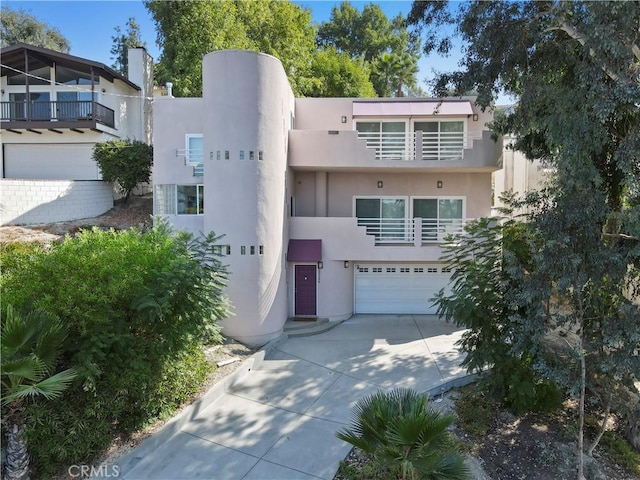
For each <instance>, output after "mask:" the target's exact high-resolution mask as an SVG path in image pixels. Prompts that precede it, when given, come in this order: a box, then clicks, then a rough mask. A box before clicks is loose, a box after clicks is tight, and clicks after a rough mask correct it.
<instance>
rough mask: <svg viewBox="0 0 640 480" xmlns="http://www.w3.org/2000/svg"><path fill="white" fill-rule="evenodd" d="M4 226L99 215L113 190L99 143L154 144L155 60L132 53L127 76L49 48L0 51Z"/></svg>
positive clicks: (138, 50)
mask: <svg viewBox="0 0 640 480" xmlns="http://www.w3.org/2000/svg"><path fill="white" fill-rule="evenodd" d="M0 59H1V61H0V63H1V64H2V66H1V75H2V83H1V88H2V97H1V99H2V101H1V103H0V107H1V112H0V114H1V116H0V132H1V133H0V146H1V156H2V158H1V160H2V161H1V163H0V173H1V177H2V180H1V183H0V186H1V187H2V198H1V199H0V217H1V220H0V223H2V224H7V223H15V224H25V223H43V222H51V221H59V220H72V219H75V218H85V217H90V216H95V215H99V214H101V213H104V212H105V211H106V210H108V209H109V208H111V207H112V206H113V193H112V191H113V189H112V186H111V185H110V184H106V183H104V182H102V181H100V180H101V177H100V170H99V168H98V166H97V165H96V163H95V162H94V161H93V159H92V158H91V156H92V151H93V146H94V145H95V144H96V143H97V142H104V141H108V140H115V139H126V138H130V139H137V140H141V141H146V142H150V141H151V120H152V115H151V98H150V97H151V95H152V94H153V61H152V59H151V57H150V56H149V55H148V54H147V53H146V50H145V49H144V48H136V49H130V50H129V76H128V78H125V77H123V76H121V75H120V74H118V73H116V72H115V71H114V70H112V69H111V68H110V67H107V66H106V65H104V64H102V63H99V62H94V61H92V60H87V59H84V58H80V57H75V56H73V55H68V54H64V53H60V52H56V51H53V50H49V49H46V48H40V47H34V46H31V45H26V44H17V45H13V46H10V47H6V48H3V49H2V50H0Z"/></svg>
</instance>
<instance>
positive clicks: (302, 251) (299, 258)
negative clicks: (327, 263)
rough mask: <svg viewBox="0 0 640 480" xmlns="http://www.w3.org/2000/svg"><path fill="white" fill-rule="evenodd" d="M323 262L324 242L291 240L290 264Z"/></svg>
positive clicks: (288, 254)
mask: <svg viewBox="0 0 640 480" xmlns="http://www.w3.org/2000/svg"><path fill="white" fill-rule="evenodd" d="M320 260H322V240H289V249H288V250H287V261H288V262H319V261H320Z"/></svg>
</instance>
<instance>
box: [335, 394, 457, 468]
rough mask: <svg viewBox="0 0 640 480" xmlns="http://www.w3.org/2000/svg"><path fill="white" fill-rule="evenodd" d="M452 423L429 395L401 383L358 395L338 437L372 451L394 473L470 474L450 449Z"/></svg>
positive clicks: (370, 453)
mask: <svg viewBox="0 0 640 480" xmlns="http://www.w3.org/2000/svg"><path fill="white" fill-rule="evenodd" d="M452 422H453V417H451V416H448V415H443V414H441V413H440V412H436V411H434V410H431V409H430V408H429V404H428V396H427V395H426V394H419V393H417V392H415V391H413V390H410V389H404V388H398V389H395V390H391V391H389V392H384V391H379V392H377V393H374V394H372V395H370V396H368V397H365V398H363V399H361V400H359V401H358V402H357V403H356V405H355V407H354V408H353V418H352V420H351V424H350V425H349V427H345V428H343V429H342V430H340V431H339V432H338V433H337V434H336V436H337V437H338V438H339V439H341V440H344V441H345V442H348V443H350V444H351V445H353V446H355V447H358V448H360V449H361V450H363V451H364V452H366V453H368V454H369V455H371V456H372V458H373V461H374V462H375V464H376V466H377V467H378V468H379V469H382V470H386V471H389V472H390V473H391V475H392V476H393V478H398V479H402V480H409V479H412V480H413V479H435V478H438V479H443V480H444V479H464V478H470V474H469V470H468V469H467V466H466V465H465V463H464V459H463V458H462V457H461V456H460V455H458V454H456V453H455V452H453V451H452V445H451V443H450V440H449V435H450V434H449V432H448V431H447V427H449V425H451V423H452Z"/></svg>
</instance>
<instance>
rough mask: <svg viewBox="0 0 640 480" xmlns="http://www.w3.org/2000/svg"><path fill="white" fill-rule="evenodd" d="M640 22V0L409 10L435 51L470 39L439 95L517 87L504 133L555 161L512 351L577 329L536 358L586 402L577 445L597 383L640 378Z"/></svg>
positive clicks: (531, 153) (500, 127) (519, 296)
mask: <svg viewBox="0 0 640 480" xmlns="http://www.w3.org/2000/svg"><path fill="white" fill-rule="evenodd" d="M639 19H640V3H638V2H586V1H572V2H569V1H566V2H565V1H563V2H517V3H514V2H507V1H497V2H469V3H464V4H459V5H458V8H457V10H452V9H450V7H449V5H447V4H446V3H441V2H414V4H413V8H412V11H411V14H410V22H412V23H413V24H415V25H418V26H419V27H420V28H421V31H422V33H423V36H424V38H425V51H427V52H431V51H433V50H437V51H439V52H440V53H446V52H447V51H449V50H450V48H451V47H452V41H451V38H450V37H448V36H447V35H446V32H451V31H452V29H451V28H449V27H450V26H451V25H456V26H457V33H458V34H459V35H460V36H461V37H462V41H463V44H464V52H463V60H462V63H461V67H462V69H461V70H460V71H455V72H450V73H445V74H443V75H440V76H439V78H437V79H436V82H435V84H434V88H435V92H436V94H437V93H438V92H444V91H449V90H453V92H454V93H455V94H459V93H462V92H467V91H469V90H475V91H477V92H478V95H479V96H478V102H479V103H480V104H481V105H482V106H484V107H488V106H490V104H491V101H492V99H493V98H494V97H495V96H496V94H497V93H498V92H499V91H501V90H505V91H506V92H507V93H511V94H514V95H516V96H517V97H518V98H519V101H518V103H517V104H516V105H515V106H514V107H513V108H512V109H511V111H510V113H509V114H508V115H505V116H504V117H502V118H500V119H498V120H497V121H496V122H494V125H493V127H494V129H495V130H497V131H498V132H499V133H503V134H506V133H510V134H514V135H515V136H516V142H515V148H516V149H518V150H521V151H523V152H524V153H525V155H526V156H527V157H528V158H531V159H533V158H540V159H542V160H543V161H544V162H546V164H547V165H548V166H551V167H553V168H554V170H555V183H554V185H553V186H552V187H550V188H549V189H547V190H546V192H545V193H544V195H540V196H534V195H531V196H529V197H528V199H527V200H526V201H525V202H524V205H525V206H527V207H528V208H529V210H530V211H531V216H530V217H529V221H530V223H531V226H532V229H533V231H534V232H535V237H536V239H537V240H536V242H532V243H529V244H528V248H529V249H530V251H531V254H532V256H533V258H534V264H533V268H522V267H519V271H520V272H521V282H520V286H519V288H516V289H515V290H513V293H514V294H515V295H514V297H513V300H512V301H513V302H514V305H515V306H517V307H518V308H517V313H516V314H514V315H512V316H511V319H510V321H511V322H514V323H516V324H519V325H520V327H519V328H520V331H521V334H519V335H518V337H516V338H515V339H514V343H513V345H514V348H517V346H518V345H519V346H521V347H523V348H524V345H525V343H527V344H528V345H529V346H527V347H526V349H528V350H529V349H530V350H531V351H533V353H536V352H538V353H540V352H542V350H543V349H545V348H547V347H548V343H549V338H550V336H551V335H553V334H554V333H555V332H557V331H558V330H559V329H562V331H563V332H564V333H566V334H567V335H569V336H570V337H571V339H570V340H567V341H565V342H563V343H564V344H565V345H566V346H567V347H568V350H567V351H566V352H565V354H566V358H565V361H558V362H555V363H554V362H548V361H545V360H548V359H549V356H544V355H537V356H536V361H537V362H538V363H537V365H536V368H537V369H538V370H539V371H540V372H542V373H543V374H545V375H547V376H549V377H552V378H555V379H556V380H558V381H561V382H563V383H564V384H565V385H567V386H568V387H569V389H570V391H571V392H572V393H573V394H575V395H576V398H578V399H579V400H580V406H581V408H580V425H579V426H580V428H579V435H578V443H579V455H581V452H582V442H583V435H582V423H583V419H584V408H588V405H586V404H585V395H586V394H585V392H586V389H587V388H589V387H590V388H591V389H592V390H591V391H592V392H595V394H596V396H598V397H600V399H601V400H602V402H601V408H603V410H607V403H608V400H609V399H610V395H608V393H610V392H612V391H614V390H613V389H614V388H622V386H624V387H627V388H630V389H632V390H635V387H634V386H633V385H632V383H631V379H636V380H637V379H638V378H640V364H639V360H638V357H637V354H636V355H635V356H634V355H633V354H632V353H633V351H634V349H637V346H638V344H639V342H640V337H639V335H640V334H639V332H640V309H639V308H638V305H637V303H633V301H634V300H635V301H637V298H638V297H639V296H640V290H639V287H638V285H639V284H640V273H639V272H640V268H639V266H640V260H639V259H640V240H639V239H640V209H638V204H639V203H638V197H639V195H640V189H639V188H638V187H639V182H638V179H639V178H640V108H638V105H640V81H639V79H640V76H639V75H640V47H639V44H638V20H639ZM443 32H445V34H444V35H443ZM514 269H515V270H514V271H518V267H517V266H515V267H514ZM567 342H568V343H567ZM597 379H599V380H600V381H596V380H597ZM602 380H605V381H602ZM636 393H637V392H636ZM637 421H638V420H637V419H636V422H637ZM591 450H592V449H590V450H589V451H591ZM578 465H579V475H582V473H583V471H582V468H583V467H582V462H581V461H580V462H578Z"/></svg>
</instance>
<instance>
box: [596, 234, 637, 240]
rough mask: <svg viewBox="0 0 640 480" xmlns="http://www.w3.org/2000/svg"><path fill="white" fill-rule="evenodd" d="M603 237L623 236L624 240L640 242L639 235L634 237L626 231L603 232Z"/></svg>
mask: <svg viewBox="0 0 640 480" xmlns="http://www.w3.org/2000/svg"><path fill="white" fill-rule="evenodd" d="M602 236H603V237H614V238H623V239H625V240H635V241H638V242H640V237H634V236H632V235H627V234H626V233H603V234H602Z"/></svg>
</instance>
